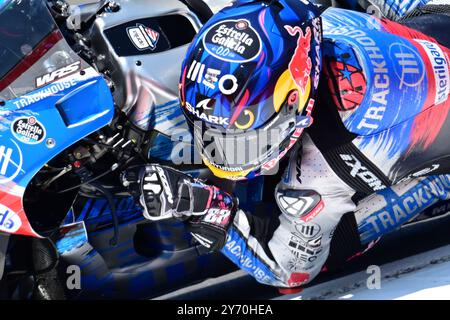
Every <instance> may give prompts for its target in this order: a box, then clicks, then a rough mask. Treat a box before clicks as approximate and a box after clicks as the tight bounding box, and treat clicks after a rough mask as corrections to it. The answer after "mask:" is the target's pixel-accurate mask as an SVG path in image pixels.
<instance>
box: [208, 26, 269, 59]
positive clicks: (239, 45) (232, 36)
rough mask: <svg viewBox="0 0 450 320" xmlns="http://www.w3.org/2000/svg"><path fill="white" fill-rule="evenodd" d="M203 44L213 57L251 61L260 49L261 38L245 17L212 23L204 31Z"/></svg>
mask: <svg viewBox="0 0 450 320" xmlns="http://www.w3.org/2000/svg"><path fill="white" fill-rule="evenodd" d="M203 46H204V47H205V49H206V51H207V52H208V53H210V54H211V55H213V56H214V57H216V58H218V59H221V60H224V61H228V62H237V63H243V62H248V61H252V60H253V59H255V58H256V57H258V56H259V54H260V53H261V49H262V44H261V38H260V37H259V35H258V33H257V32H256V30H255V29H254V28H253V27H252V26H251V24H250V22H249V21H247V20H245V19H241V20H224V21H220V22H218V23H216V24H214V25H213V26H212V27H211V28H209V30H208V31H207V32H206V35H205V37H204V38H203Z"/></svg>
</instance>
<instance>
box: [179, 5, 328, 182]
mask: <svg viewBox="0 0 450 320" xmlns="http://www.w3.org/2000/svg"><path fill="white" fill-rule="evenodd" d="M319 15H320V13H319V9H318V7H316V6H315V5H313V4H311V3H308V2H307V1H303V0H302V1H300V0H279V1H241V2H238V3H236V4H234V5H233V6H231V7H227V8H225V9H223V10H222V11H220V12H219V13H217V14H216V15H215V16H213V17H212V18H211V19H210V20H209V21H208V22H207V23H206V24H205V25H204V26H203V28H202V29H201V30H200V31H199V33H198V34H197V36H196V37H195V38H194V41H193V43H192V44H191V46H190V48H189V50H188V53H187V56H186V59H185V61H184V62H183V67H182V75H181V83H180V98H181V107H182V109H183V112H184V114H185V116H186V118H187V120H188V123H189V124H190V126H191V128H192V129H193V134H194V141H195V144H196V145H197V146H199V149H200V150H199V151H200V153H201V156H202V159H203V161H204V163H205V164H206V165H207V166H208V167H209V168H210V169H211V171H212V172H213V173H214V174H215V175H216V176H218V177H221V178H228V179H235V180H239V179H245V178H252V177H255V176H258V175H260V174H264V173H267V172H270V171H272V170H273V168H274V167H275V166H276V165H277V164H278V162H279V161H280V160H281V158H283V157H284V155H285V154H286V153H287V151H288V150H289V149H291V148H292V146H293V145H294V144H295V143H296V142H297V140H298V139H299V137H300V135H301V134H302V132H303V130H304V128H306V127H308V126H309V125H311V123H312V118H311V112H312V109H313V107H314V103H315V94H316V91H317V87H318V83H319V77H320V73H321V40H322V28H321V20H320V17H319Z"/></svg>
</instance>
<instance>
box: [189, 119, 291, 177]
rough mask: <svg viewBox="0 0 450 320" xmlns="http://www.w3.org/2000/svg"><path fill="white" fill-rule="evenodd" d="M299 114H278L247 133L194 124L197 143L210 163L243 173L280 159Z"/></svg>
mask: <svg viewBox="0 0 450 320" xmlns="http://www.w3.org/2000/svg"><path fill="white" fill-rule="evenodd" d="M295 124H296V116H295V113H288V114H282V113H280V114H278V115H277V116H276V117H275V118H274V119H273V120H272V121H271V122H269V123H268V124H267V125H266V126H264V127H262V128H259V129H257V130H252V131H249V132H245V131H243V130H239V129H233V130H231V129H228V130H225V129H223V128H218V127H214V126H213V125H210V124H207V123H204V122H201V121H196V122H194V136H195V139H196V143H197V144H198V145H199V146H201V148H200V149H201V150H202V156H203V157H204V158H205V159H206V160H207V161H208V163H209V164H211V165H212V166H214V167H216V168H218V169H219V170H223V171H227V172H231V173H233V172H242V171H247V170H251V169H253V168H255V167H259V166H261V164H262V163H264V162H266V161H267V160H268V159H270V158H274V157H276V156H278V153H279V151H280V145H281V144H282V142H284V141H285V140H286V139H287V138H289V137H290V136H291V135H292V133H293V131H294V130H295Z"/></svg>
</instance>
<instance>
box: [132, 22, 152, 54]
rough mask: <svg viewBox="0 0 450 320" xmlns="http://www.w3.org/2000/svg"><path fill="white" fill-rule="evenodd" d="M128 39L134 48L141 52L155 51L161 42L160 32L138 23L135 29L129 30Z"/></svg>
mask: <svg viewBox="0 0 450 320" xmlns="http://www.w3.org/2000/svg"><path fill="white" fill-rule="evenodd" d="M127 33H128V37H129V38H130V40H131V42H133V44H134V46H135V47H136V48H137V49H138V50H140V51H143V50H147V49H150V50H155V48H156V45H157V44H158V40H159V32H157V31H155V30H153V29H152V28H149V27H146V26H144V25H143V24H141V23H137V24H136V26H134V27H129V28H127Z"/></svg>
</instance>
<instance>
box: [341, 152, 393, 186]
mask: <svg viewBox="0 0 450 320" xmlns="http://www.w3.org/2000/svg"><path fill="white" fill-rule="evenodd" d="M340 157H341V159H342V160H344V162H345V164H346V165H347V166H348V167H349V168H350V169H351V171H350V175H351V176H352V177H354V178H356V177H358V178H359V179H361V180H362V181H363V182H364V183H365V184H366V185H367V186H369V187H370V188H371V189H372V190H373V191H380V190H383V189H386V185H385V184H384V183H383V182H382V181H381V180H380V179H379V178H378V177H377V176H376V175H375V174H374V173H373V172H372V171H370V170H369V169H367V168H366V167H365V166H363V165H362V163H361V161H359V160H358V158H356V156H355V155H353V154H340Z"/></svg>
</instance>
